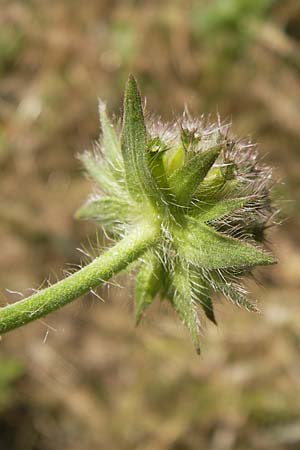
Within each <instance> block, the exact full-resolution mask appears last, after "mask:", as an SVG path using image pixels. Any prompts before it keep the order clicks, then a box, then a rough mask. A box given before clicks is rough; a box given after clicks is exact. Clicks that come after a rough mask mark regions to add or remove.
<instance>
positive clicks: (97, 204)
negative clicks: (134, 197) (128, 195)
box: [75, 197, 132, 229]
mask: <svg viewBox="0 0 300 450" xmlns="http://www.w3.org/2000/svg"><path fill="white" fill-rule="evenodd" d="M130 212H132V208H130V205H128V202H125V200H121V199H120V198H116V197H102V198H97V199H96V200H91V201H88V202H87V203H85V204H84V205H83V206H82V207H81V208H79V209H78V211H77V212H76V215H75V217H76V218H77V219H95V220H97V221H99V222H100V223H101V225H103V226H104V227H106V228H108V229H113V228H114V227H115V226H117V225H119V224H122V223H124V222H126V221H127V220H128V219H129V218H130Z"/></svg>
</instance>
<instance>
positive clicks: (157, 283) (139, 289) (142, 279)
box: [135, 252, 163, 325]
mask: <svg viewBox="0 0 300 450" xmlns="http://www.w3.org/2000/svg"><path fill="white" fill-rule="evenodd" d="M162 273H163V267H162V264H161V262H160V261H159V259H158V258H157V256H156V255H154V254H153V253H152V252H148V253H147V254H145V255H144V257H143V264H142V266H141V268H140V270H139V272H138V275H137V278H136V283H135V322H136V324H137V325H138V324H139V322H140V320H141V318H142V315H143V313H144V311H145V309H146V308H147V307H148V306H149V305H151V303H152V302H153V300H154V298H155V296H156V295H157V293H158V291H159V289H160V288H161V282H162V280H161V278H162Z"/></svg>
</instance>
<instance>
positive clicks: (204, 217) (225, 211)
mask: <svg viewBox="0 0 300 450" xmlns="http://www.w3.org/2000/svg"><path fill="white" fill-rule="evenodd" d="M251 200H253V197H241V198H232V199H227V200H220V201H219V202H217V203H215V204H207V205H204V208H203V209H204V210H203V209H202V211H201V207H200V208H199V210H198V213H197V216H198V217H197V220H199V222H202V223H204V222H210V221H212V220H218V219H221V218H222V217H224V216H228V215H229V214H231V213H232V212H233V211H236V210H237V209H240V208H242V207H243V206H245V205H246V204H247V203H249V202H250V201H251Z"/></svg>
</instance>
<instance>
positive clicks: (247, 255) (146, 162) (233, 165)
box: [77, 77, 276, 350]
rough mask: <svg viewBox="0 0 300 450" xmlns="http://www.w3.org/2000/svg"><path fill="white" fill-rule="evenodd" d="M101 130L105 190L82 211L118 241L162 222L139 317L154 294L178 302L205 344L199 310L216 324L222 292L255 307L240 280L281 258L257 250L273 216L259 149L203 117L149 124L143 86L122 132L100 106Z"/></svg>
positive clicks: (132, 87) (145, 263) (141, 289)
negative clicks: (216, 306) (216, 296)
mask: <svg viewBox="0 0 300 450" xmlns="http://www.w3.org/2000/svg"><path fill="white" fill-rule="evenodd" d="M100 119H101V126H102V136H101V141H100V146H99V150H97V151H96V152H95V154H91V153H84V154H83V156H82V157H81V159H82V162H83V164H84V166H85V168H86V170H87V172H88V173H89V175H90V176H91V178H92V179H93V180H94V181H95V183H96V185H97V187H98V189H99V192H98V193H97V194H95V195H93V196H92V197H91V198H90V199H89V200H88V202H87V203H86V204H85V205H84V206H83V207H82V208H81V209H80V210H79V211H78V213H77V217H79V218H92V219H95V220H96V221H97V222H99V223H100V224H101V226H102V227H103V228H104V229H105V231H106V232H107V233H108V234H110V235H111V236H112V237H113V238H114V239H120V238H121V237H123V236H124V235H125V234H127V233H128V232H130V230H131V229H133V227H135V226H136V224H138V223H139V224H145V225H146V224H147V223H150V224H156V226H157V227H159V229H160V240H159V241H158V243H157V244H156V245H155V246H153V247H152V248H150V249H149V250H148V251H147V252H146V253H145V254H144V255H143V257H142V260H141V261H140V268H139V272H138V275H137V279H136V290H135V316H136V322H137V323H138V322H139V321H140V319H141V317H142V316H143V314H144V312H145V310H146V308H147V307H148V306H149V305H150V304H151V303H152V301H153V300H154V298H155V297H158V296H159V297H160V298H161V299H167V300H169V301H170V302H171V304H172V305H173V307H174V309H175V310H176V312H177V313H178V315H179V317H180V319H181V320H182V321H183V323H184V324H185V325H186V326H187V327H188V329H189V331H190V333H191V336H192V340H193V343H194V345H195V347H196V349H197V350H198V349H199V329H200V321H199V308H198V306H200V308H202V309H203V311H204V313H205V315H206V316H207V318H208V319H209V320H211V321H212V322H214V323H216V319H215V315H214V310H213V303H212V300H211V296H212V294H213V293H215V292H219V293H222V294H223V295H224V296H225V297H227V298H229V299H230V300H231V301H233V302H234V303H236V304H237V305H239V306H244V307H246V308H247V309H249V310H252V311H255V310H256V307H255V306H254V305H252V304H251V303H250V302H249V301H248V300H247V297H246V293H245V290H244V289H243V287H242V286H241V284H240V279H241V276H243V275H245V274H249V273H250V272H251V269H252V268H253V267H255V266H259V265H268V264H273V263H275V262H276V261H275V259H274V258H273V256H272V255H271V254H270V253H268V252H267V251H266V250H264V249H262V248H260V247H259V246H258V244H257V243H258V242H259V243H261V242H263V240H264V230H265V228H266V226H267V224H269V222H270V220H271V219H272V215H273V208H272V205H271V202H270V198H269V190H270V184H271V171H270V169H269V168H268V167H265V166H263V165H261V164H260V163H259V162H258V161H257V152H256V150H255V149H254V148H253V146H250V145H249V143H247V144H245V143H243V142H242V141H237V140H234V139H232V138H230V137H229V127H228V126H227V125H226V126H225V125H220V124H217V125H215V124H213V125H212V124H207V123H206V122H205V120H204V119H203V118H201V119H200V120H195V119H193V118H191V117H190V115H189V114H188V113H187V112H185V113H184V115H183V117H182V118H181V120H180V121H178V122H176V123H175V124H171V125H164V124H162V123H161V122H160V121H155V120H153V119H152V120H150V121H149V124H147V126H146V125H145V121H144V114H143V109H142V105H141V99H140V95H139V92H138V88H137V85H136V82H135V80H134V78H133V77H130V78H129V80H128V83H127V87H126V92H125V100H124V113H123V126H122V131H121V132H118V131H117V129H116V128H114V127H113V126H112V125H111V123H110V121H109V119H108V117H107V115H106V110H105V105H104V104H103V103H100Z"/></svg>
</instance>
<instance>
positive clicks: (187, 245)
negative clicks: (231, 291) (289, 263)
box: [176, 218, 276, 270]
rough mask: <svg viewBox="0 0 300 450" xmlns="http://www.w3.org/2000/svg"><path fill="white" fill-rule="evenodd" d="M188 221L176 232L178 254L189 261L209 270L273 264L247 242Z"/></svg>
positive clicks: (263, 252) (271, 258)
mask: <svg viewBox="0 0 300 450" xmlns="http://www.w3.org/2000/svg"><path fill="white" fill-rule="evenodd" d="M188 222H189V224H188V226H187V227H186V228H185V229H179V230H178V231H177V233H176V235H177V239H178V246H179V248H180V251H181V254H182V256H183V257H184V258H185V259H186V260H187V261H188V262H191V263H193V264H195V265H197V266H199V267H203V268H206V269H211V270H213V269H224V268H230V267H239V268H250V267H253V266H258V265H269V264H275V263H276V260H275V259H274V258H273V256H271V255H269V254H268V253H266V252H265V251H263V250H260V249H257V248H255V247H253V246H252V245H250V244H248V243H245V242H242V241H240V240H238V239H234V238H231V237H228V236H225V235H223V234H221V233H218V232H217V231H215V230H213V229H212V228H211V227H209V226H207V225H205V224H201V223H199V221H197V220H195V219H193V218H189V220H188Z"/></svg>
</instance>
